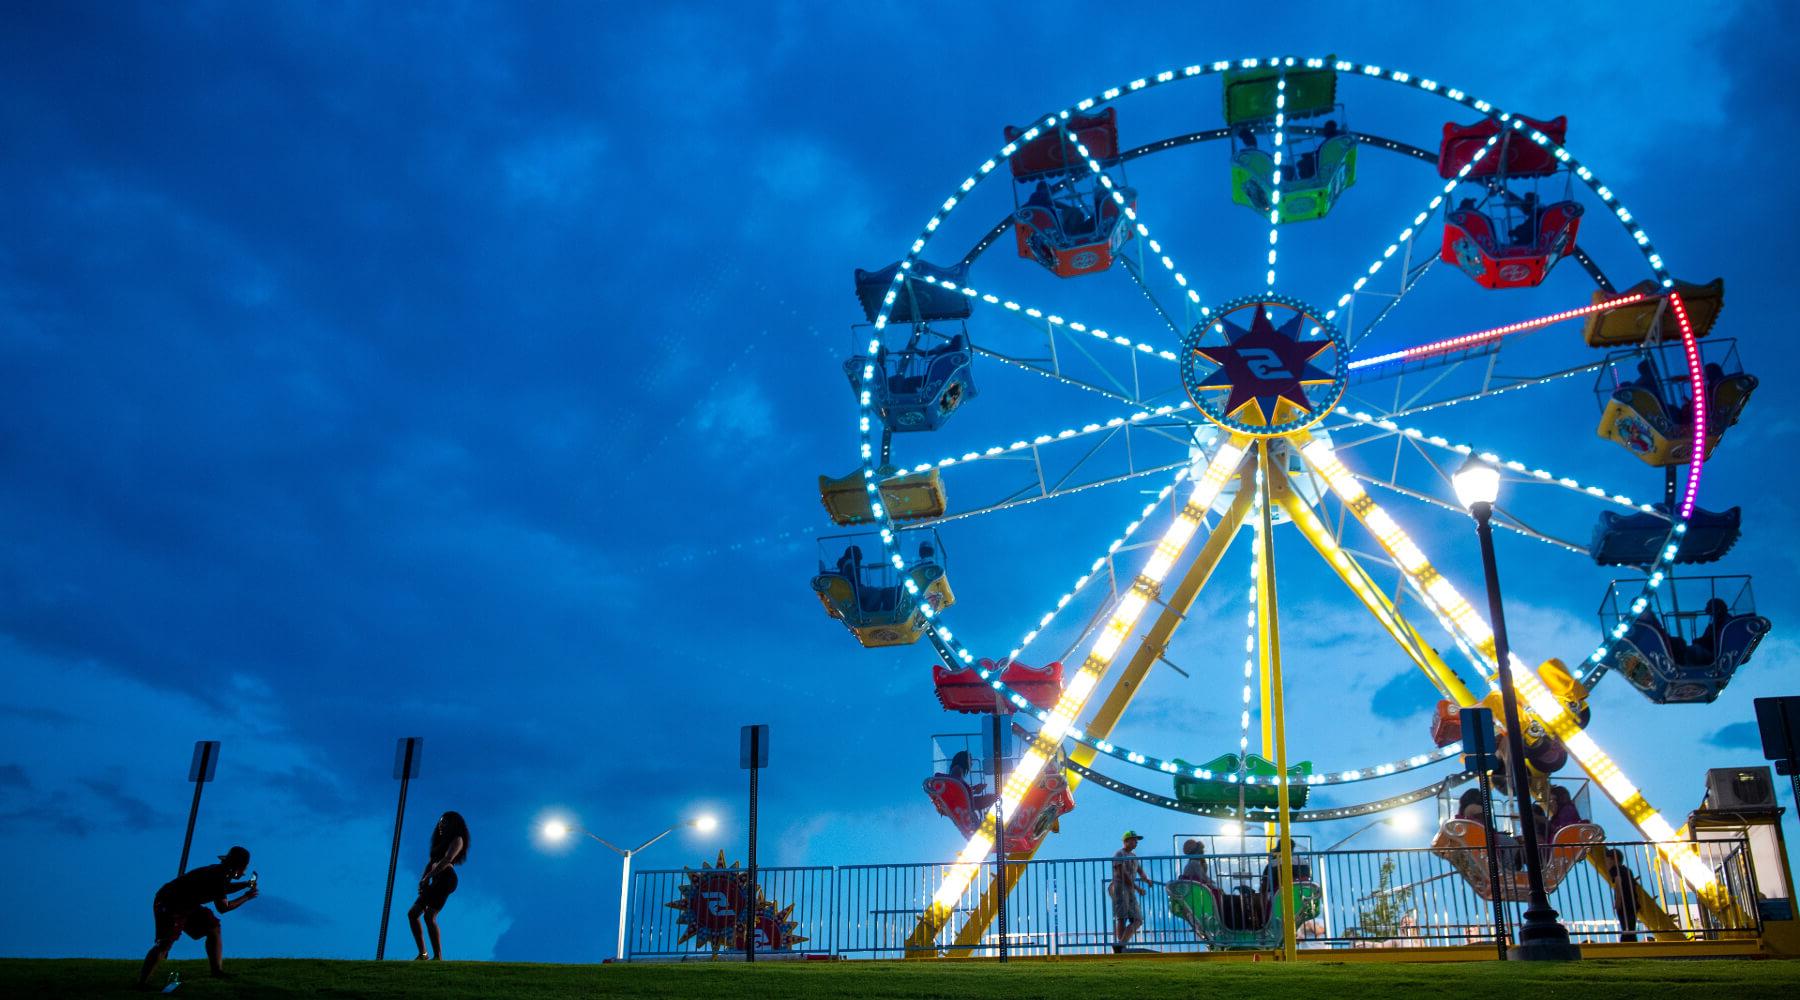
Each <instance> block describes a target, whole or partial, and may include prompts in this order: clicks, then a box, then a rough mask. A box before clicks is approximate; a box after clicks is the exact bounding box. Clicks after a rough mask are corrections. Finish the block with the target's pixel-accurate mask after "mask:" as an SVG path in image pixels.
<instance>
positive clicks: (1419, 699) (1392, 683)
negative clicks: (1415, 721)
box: [1369, 670, 1442, 720]
mask: <svg viewBox="0 0 1800 1000" xmlns="http://www.w3.org/2000/svg"><path fill="white" fill-rule="evenodd" d="M1440 697H1442V696H1441V695H1439V694H1438V691H1437V689H1436V688H1434V687H1432V686H1431V682H1430V681H1428V680H1426V679H1425V675H1424V674H1423V673H1421V672H1419V671H1418V670H1403V671H1401V672H1400V673H1398V674H1395V675H1394V677H1393V678H1392V679H1391V680H1389V681H1388V682H1387V683H1386V684H1383V685H1381V687H1379V688H1376V689H1375V696H1374V697H1373V698H1371V699H1370V700H1369V711H1371V712H1374V713H1375V715H1376V717H1377V718H1382V719H1396V720H1398V719H1411V718H1414V717H1416V716H1419V715H1422V714H1424V713H1426V712H1429V711H1431V706H1432V705H1435V704H1436V703H1437V701H1438V699H1439V698H1440Z"/></svg>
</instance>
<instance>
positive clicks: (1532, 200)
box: [1509, 191, 1538, 247]
mask: <svg viewBox="0 0 1800 1000" xmlns="http://www.w3.org/2000/svg"><path fill="white" fill-rule="evenodd" d="M1517 208H1518V209H1519V211H1520V212H1522V213H1524V216H1525V217H1524V219H1523V220H1522V221H1521V222H1520V223H1519V224H1518V225H1516V226H1514V227H1513V228H1512V232H1511V237H1512V239H1511V243H1510V244H1509V245H1510V246H1515V247H1528V246H1531V245H1532V244H1534V243H1536V242H1537V220H1538V196H1537V192H1536V191H1527V192H1526V193H1525V197H1524V198H1523V199H1521V200H1520V201H1518V203H1517Z"/></svg>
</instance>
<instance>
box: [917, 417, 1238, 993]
mask: <svg viewBox="0 0 1800 1000" xmlns="http://www.w3.org/2000/svg"><path fill="white" fill-rule="evenodd" d="M1246 450H1247V449H1246V448H1245V446H1244V442H1243V441H1242V440H1241V439H1235V438H1234V439H1233V440H1232V441H1229V442H1227V443H1226V444H1224V445H1221V446H1220V449H1219V451H1218V452H1216V453H1215V454H1214V455H1213V460H1212V462H1211V463H1209V464H1208V466H1207V468H1206V470H1205V471H1204V472H1203V473H1201V475H1200V477H1199V481H1198V482H1197V483H1196V484H1195V486H1194V491H1193V493H1192V494H1190V496H1189V498H1188V504H1187V506H1186V507H1184V508H1183V509H1182V511H1181V513H1179V514H1178V515H1177V516H1176V521H1175V523H1174V524H1173V525H1171V526H1170V528H1169V530H1168V531H1167V532H1166V533H1165V534H1164V536H1163V538H1162V540H1161V541H1159V542H1158V543H1157V545H1156V548H1155V549H1154V551H1153V553H1152V555H1151V557H1150V559H1149V561H1148V562H1147V563H1146V565H1145V568H1144V570H1143V571H1142V572H1141V573H1139V575H1138V577H1137V579H1136V580H1134V581H1133V583H1132V585H1131V588H1130V589H1129V590H1127V591H1126V592H1125V593H1124V594H1122V595H1120V597H1119V599H1118V600H1117V601H1116V602H1115V603H1114V606H1113V614H1112V617H1111V619H1110V620H1109V621H1108V622H1107V624H1106V626H1105V627H1104V628H1103V629H1102V630H1101V634H1100V638H1098V639H1096V640H1095V643H1094V648H1093V649H1092V650H1091V651H1090V652H1089V653H1088V658H1087V660H1086V661H1085V662H1084V663H1083V664H1082V667H1081V669H1080V670H1079V671H1078V672H1077V673H1076V675H1075V676H1074V677H1073V678H1071V679H1070V680H1069V681H1067V682H1066V684H1065V686H1064V688H1063V693H1062V695H1061V697H1060V698H1059V699H1058V701H1057V705H1056V708H1055V709H1053V710H1052V712H1051V715H1050V719H1049V721H1047V722H1046V723H1045V724H1044V727H1043V728H1042V729H1040V731H1039V732H1038V733H1037V734H1036V735H1034V736H1033V737H1032V745H1031V748H1030V749H1029V750H1027V751H1026V755H1025V756H1024V757H1022V758H1021V762H1020V766H1019V767H1015V768H1014V770H1013V772H1012V774H1011V775H1009V776H1008V779H1007V783H1006V788H1005V790H1003V792H1002V793H1001V808H1011V807H1012V805H1013V804H1016V803H1017V801H1018V797H1019V796H1020V795H1022V794H1023V792H1024V789H1026V788H1027V787H1029V785H1030V782H1031V780H1032V779H1035V778H1036V776H1037V775H1038V774H1040V773H1042V768H1043V767H1044V766H1045V765H1046V761H1047V759H1048V758H1049V757H1050V756H1051V755H1052V754H1053V753H1054V752H1055V750H1056V749H1057V748H1058V747H1059V746H1060V745H1061V742H1062V736H1063V734H1064V733H1066V732H1067V731H1068V729H1069V728H1070V727H1071V726H1072V725H1073V720H1074V717H1075V715H1076V714H1077V713H1079V712H1080V711H1081V708H1082V706H1083V705H1084V704H1085V703H1086V699H1087V697H1088V695H1089V694H1091V693H1092V692H1093V691H1094V690H1095V689H1096V688H1097V687H1098V685H1099V682H1100V680H1101V679H1103V678H1104V677H1105V675H1106V672H1107V669H1108V668H1109V667H1110V665H1111V664H1112V662H1113V660H1114V657H1115V655H1116V653H1117V651H1118V649H1119V647H1120V646H1121V645H1122V644H1123V641H1124V639H1125V638H1126V636H1127V635H1128V634H1129V633H1130V631H1131V629H1132V626H1133V625H1134V623H1135V622H1136V620H1137V616H1138V615H1139V614H1140V613H1141V612H1142V611H1143V610H1144V609H1145V607H1146V606H1147V605H1148V603H1149V602H1150V601H1152V600H1155V599H1156V598H1157V594H1158V593H1159V592H1160V590H1161V581H1162V580H1163V578H1164V577H1165V576H1166V575H1167V573H1168V571H1169V569H1171V568H1172V566H1173V563H1174V561H1175V560H1176V559H1178V558H1179V557H1180V555H1181V553H1182V550H1183V549H1184V548H1185V547H1186V544H1187V542H1188V540H1189V539H1191V538H1192V535H1193V531H1194V529H1195V528H1197V527H1198V525H1199V522H1200V520H1201V518H1202V517H1203V516H1204V514H1205V512H1206V509H1207V508H1208V507H1210V506H1211V504H1212V502H1213V500H1214V499H1215V498H1217V497H1218V495H1219V492H1220V490H1221V489H1222V488H1223V487H1224V485H1225V484H1226V483H1227V482H1229V481H1230V480H1231V478H1232V476H1233V475H1240V474H1242V471H1243V469H1244V468H1245V467H1247V466H1248V464H1249V463H1248V462H1246V461H1245V452H1246ZM1240 492H1242V491H1240ZM1243 504H1244V505H1247V504H1248V501H1247V500H1246V501H1243ZM1231 511H1236V512H1237V513H1236V514H1235V516H1234V515H1233V514H1232V513H1230V512H1228V513H1227V516H1226V517H1225V518H1224V519H1223V520H1222V521H1221V523H1220V524H1219V526H1218V527H1217V528H1215V529H1214V530H1213V532H1212V535H1211V536H1210V537H1209V538H1208V539H1207V541H1206V545H1205V546H1204V547H1203V548H1202V550H1201V554H1200V555H1199V556H1198V557H1196V559H1195V565H1194V567H1193V568H1190V569H1189V571H1188V578H1187V579H1184V580H1183V581H1182V585H1181V586H1180V587H1178V588H1177V589H1176V593H1175V596H1174V597H1173V598H1171V599H1170V600H1169V601H1168V602H1166V603H1167V605H1168V606H1167V607H1166V608H1165V609H1164V611H1163V612H1162V614H1161V615H1159V617H1158V619H1157V623H1156V625H1155V626H1153V627H1152V629H1151V631H1150V635H1149V636H1148V637H1147V638H1146V639H1145V640H1144V643H1143V644H1142V645H1140V646H1139V647H1138V649H1137V651H1136V653H1135V654H1134V655H1133V657H1132V659H1131V661H1130V664H1129V665H1128V666H1127V668H1126V669H1125V671H1124V672H1123V674H1122V675H1121V677H1120V679H1119V681H1118V682H1117V683H1116V684H1115V685H1114V687H1113V689H1112V691H1111V692H1110V693H1109V694H1108V695H1107V697H1106V699H1105V702H1104V703H1103V704H1102V705H1101V707H1100V710H1099V711H1098V712H1097V713H1096V714H1095V717H1094V720H1093V721H1092V722H1091V723H1089V725H1088V727H1087V730H1086V731H1087V732H1088V733H1090V734H1092V735H1095V736H1104V735H1106V734H1107V733H1109V732H1110V731H1111V728H1112V725H1113V724H1114V723H1115V722H1117V721H1118V717H1119V715H1121V714H1122V713H1123V712H1124V710H1125V706H1126V705H1127V704H1129V702H1130V700H1131V698H1132V697H1133V696H1134V695H1135V694H1136V692H1137V686H1138V684H1139V682H1141V681H1142V679H1143V675H1144V673H1145V672H1146V671H1148V670H1149V668H1150V665H1151V664H1152V663H1154V662H1155V660H1156V657H1157V656H1158V655H1160V654H1161V652H1162V650H1163V648H1164V647H1165V646H1166V644H1167V642H1168V637H1169V635H1170V634H1172V633H1173V631H1174V629H1175V626H1176V625H1177V624H1178V623H1179V622H1180V620H1181V617H1182V615H1183V614H1185V613H1186V611H1187V608H1188V606H1189V605H1191V604H1192V602H1193V598H1194V596H1196V595H1197V594H1198V593H1199V590H1200V587H1201V586H1203V585H1204V584H1205V582H1206V578H1207V577H1208V576H1210V575H1211V573H1212V569H1213V568H1214V567H1216V566H1217V564H1218V560H1219V557H1220V556H1223V555H1224V552H1225V548H1226V547H1228V546H1229V545H1230V543H1231V535H1232V534H1233V533H1234V532H1235V530H1236V527H1237V526H1238V525H1239V524H1242V523H1243V516H1244V515H1243V513H1242V510H1241V509H1240V504H1239V503H1238V502H1236V501H1234V502H1233V504H1232V507H1231ZM1227 524H1229V525H1230V530H1227ZM1203 566H1204V569H1202V568H1201V567H1203ZM1196 574H1197V575H1196ZM1190 581H1191V582H1192V588H1191V592H1189V583H1190ZM1184 592H1185V593H1186V596H1185V601H1186V602H1187V603H1186V604H1183V603H1181V601H1182V600H1183V599H1184V598H1183V596H1182V595H1183V594H1184ZM1128 605H1129V606H1128ZM1083 751H1086V748H1085V747H1077V749H1076V751H1075V753H1076V759H1077V760H1078V761H1080V762H1082V763H1086V762H1088V761H1091V760H1092V759H1093V755H1092V751H1087V752H1086V753H1083ZM1027 764H1030V765H1033V766H1031V767H1027V766H1025V765H1027ZM1067 777H1068V779H1069V782H1070V786H1071V787H1073V786H1074V785H1075V784H1077V783H1079V779H1078V778H1077V777H1076V776H1075V775H1073V774H1069V775H1067ZM994 833H995V824H994V820H993V817H992V816H990V817H988V819H987V820H986V821H985V822H983V824H982V826H981V829H980V830H978V831H977V832H976V834H975V835H974V836H973V837H971V838H970V841H969V843H968V844H967V845H965V846H964V849H963V852H962V854H961V855H960V856H959V857H958V858H957V861H956V862H955V863H954V864H952V865H951V866H950V870H949V873H948V874H947V875H946V876H945V878H944V883H943V885H941V886H940V887H939V888H938V892H937V893H936V895H934V897H933V898H932V901H931V904H930V905H929V906H927V907H926V909H925V912H924V913H923V914H921V915H920V917H919V922H918V923H917V924H915V925H914V926H913V930H912V933H911V934H910V935H908V937H907V940H906V955H907V957H909V958H915V957H916V958H928V957H933V955H934V952H935V942H936V940H937V936H938V934H939V933H941V932H942V931H943V929H944V927H945V926H946V925H947V924H948V923H949V921H950V917H951V913H952V906H953V905H954V904H955V902H956V900H957V899H958V898H960V897H961V894H962V892H963V891H964V890H965V889H966V888H967V886H968V883H969V882H970V881H971V880H972V879H973V878H974V876H975V874H976V871H977V870H978V866H979V865H980V863H981V860H980V859H981V858H982V857H985V855H986V854H987V853H988V851H989V850H991V849H992V846H993V842H994ZM978 849H979V850H978ZM1035 853H1036V852H1035V851H1033V852H1032V854H1033V855H1034V854H1035ZM1030 856H1031V855H1027V856H1026V857H1025V858H1024V859H1022V860H1029V859H1030ZM1007 867H1008V868H1009V869H1015V868H1016V867H1017V866H1015V865H1013V864H1009V865H1008V866H1007ZM1012 882H1013V879H1012V878H999V877H997V878H996V879H995V881H994V883H993V884H990V885H989V886H988V888H987V889H986V890H985V891H984V892H983V894H982V897H981V901H980V903H979V904H978V905H977V907H976V909H975V912H973V913H971V914H970V915H969V919H968V920H967V921H965V922H964V924H963V927H962V928H960V929H959V931H958V934H957V938H956V946H957V948H958V949H959V950H962V951H964V952H965V953H966V950H967V949H968V948H971V947H973V945H974V944H975V943H976V942H978V941H979V940H980V938H981V935H982V934H983V933H985V932H986V929H987V925H988V923H989V922H990V921H991V920H992V919H993V916H994V913H995V911H996V909H997V907H998V903H999V899H1000V896H1001V894H1002V893H1004V892H1006V891H1007V890H1009V889H1010V887H1011V885H1012Z"/></svg>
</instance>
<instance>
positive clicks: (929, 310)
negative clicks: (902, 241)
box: [856, 260, 971, 326]
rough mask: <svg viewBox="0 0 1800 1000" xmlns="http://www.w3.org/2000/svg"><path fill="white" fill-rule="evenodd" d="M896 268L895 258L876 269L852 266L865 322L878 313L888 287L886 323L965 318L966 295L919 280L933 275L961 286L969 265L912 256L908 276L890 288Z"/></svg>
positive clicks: (898, 266)
mask: <svg viewBox="0 0 1800 1000" xmlns="http://www.w3.org/2000/svg"><path fill="white" fill-rule="evenodd" d="M899 270H900V262H899V261H895V262H894V263H892V264H889V265H888V266H886V267H884V268H882V269H881V270H879V271H865V270H863V269H862V268H860V267H859V268H857V269H856V297H857V299H858V300H859V301H860V302H861V303H862V307H863V315H865V316H867V317H868V318H869V322H871V323H873V322H875V317H876V316H878V315H880V314H881V306H882V303H883V302H884V301H885V300H886V299H887V294H888V292H890V291H892V292H893V293H894V308H892V309H890V310H888V322H889V323H893V324H896V325H900V326H905V325H907V324H910V323H935V322H938V321H941V320H953V319H968V318H969V313H970V308H971V307H970V302H969V297H968V296H967V295H964V294H963V293H962V292H960V291H953V290H951V289H948V288H945V287H943V286H942V285H934V284H931V283H930V282H927V281H921V280H919V279H921V278H926V277H930V278H936V279H937V280H938V281H947V282H950V283H952V284H954V285H955V286H956V287H957V288H961V287H962V286H963V285H964V284H966V283H968V280H969V265H967V264H957V265H956V266H954V267H938V266H937V265H936V264H932V263H928V262H926V261H923V260H915V261H913V266H912V268H911V270H909V271H908V272H907V274H908V275H909V277H908V279H907V280H906V282H905V283H903V284H902V285H901V286H900V287H899V288H894V273H895V272H897V271H899Z"/></svg>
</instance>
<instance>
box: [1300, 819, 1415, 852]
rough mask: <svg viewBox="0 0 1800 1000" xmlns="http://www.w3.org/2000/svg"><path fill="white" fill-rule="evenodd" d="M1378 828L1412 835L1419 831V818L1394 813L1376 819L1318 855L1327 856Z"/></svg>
mask: <svg viewBox="0 0 1800 1000" xmlns="http://www.w3.org/2000/svg"><path fill="white" fill-rule="evenodd" d="M1378 826H1387V827H1391V828H1393V829H1395V830H1399V831H1400V832H1401V833H1413V832H1414V831H1416V830H1418V829H1419V817H1418V816H1416V815H1414V814H1413V813H1411V812H1403V813H1395V814H1393V815H1392V816H1383V817H1381V818H1379V819H1376V820H1374V821H1372V822H1370V823H1369V824H1367V825H1366V826H1361V827H1358V828H1357V829H1356V832H1355V833H1352V834H1351V835H1350V836H1348V837H1345V838H1344V839H1343V840H1340V841H1338V842H1337V843H1335V844H1332V845H1331V846H1330V847H1327V848H1325V850H1324V851H1321V852H1320V853H1321V854H1329V853H1331V852H1332V851H1335V850H1337V849H1338V848H1340V847H1342V846H1344V845H1345V844H1348V843H1349V842H1351V841H1352V840H1355V839H1356V838H1358V837H1360V836H1362V835H1363V834H1365V833H1368V832H1369V831H1370V830H1373V829H1375V828H1376V827H1378Z"/></svg>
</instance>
